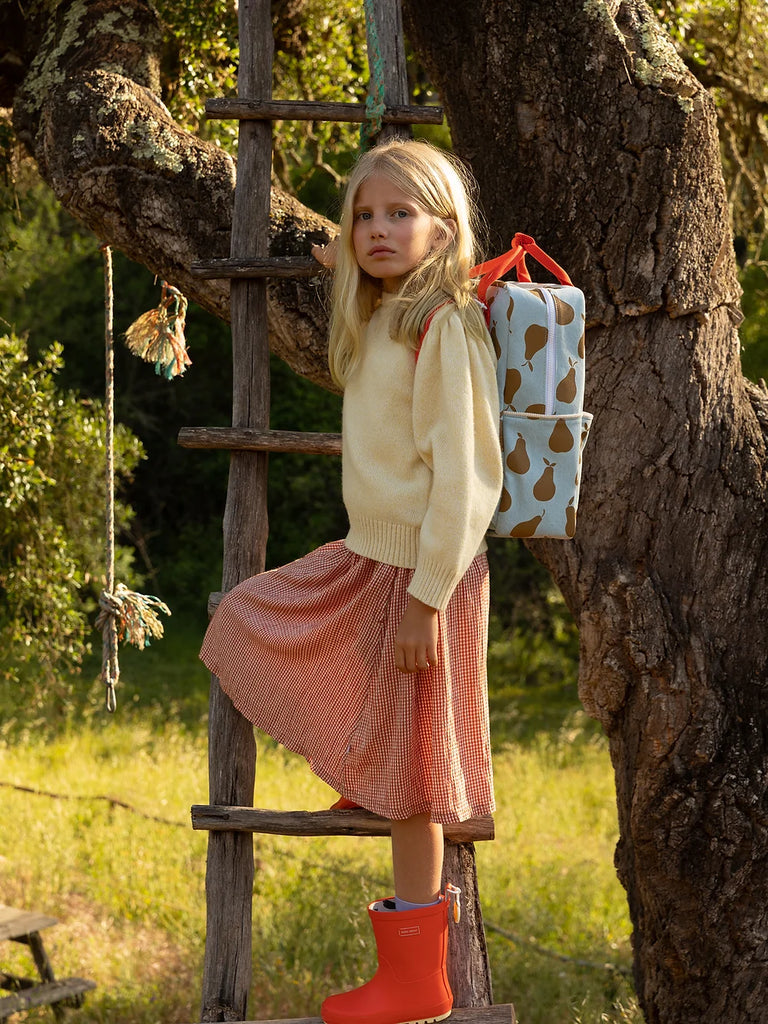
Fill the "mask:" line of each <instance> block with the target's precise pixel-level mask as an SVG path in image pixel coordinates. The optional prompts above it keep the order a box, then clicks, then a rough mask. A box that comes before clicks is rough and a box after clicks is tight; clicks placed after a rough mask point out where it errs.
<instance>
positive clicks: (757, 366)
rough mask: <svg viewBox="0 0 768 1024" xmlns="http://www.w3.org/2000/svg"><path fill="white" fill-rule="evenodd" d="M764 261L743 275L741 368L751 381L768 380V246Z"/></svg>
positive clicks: (754, 264)
mask: <svg viewBox="0 0 768 1024" xmlns="http://www.w3.org/2000/svg"><path fill="white" fill-rule="evenodd" d="M762 256H763V258H762V260H761V261H760V262H753V263H752V264H750V265H749V266H747V267H745V269H744V270H743V271H742V274H741V285H742V288H743V289H744V295H743V297H742V300H741V308H742V310H743V312H744V323H743V324H742V325H741V328H740V330H739V334H740V336H741V343H742V350H741V366H742V369H743V370H744V373H745V374H746V376H747V377H749V378H750V380H753V381H755V383H757V382H758V381H760V380H761V379H762V380H768V244H766V245H765V246H764V248H763V254H762Z"/></svg>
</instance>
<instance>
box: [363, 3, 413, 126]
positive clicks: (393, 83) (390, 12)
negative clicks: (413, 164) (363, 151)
mask: <svg viewBox="0 0 768 1024" xmlns="http://www.w3.org/2000/svg"><path fill="white" fill-rule="evenodd" d="M372 8H373V17H374V19H375V22H376V34H377V36H378V44H379V51H380V53H381V65H382V67H381V70H382V78H383V82H384V102H385V104H386V105H387V107H407V106H408V104H409V101H410V95H409V91H408V74H407V71H406V66H405V44H404V37H403V13H402V10H401V7H400V0H373V2H372ZM365 32H366V37H367V39H368V68H369V70H370V74H371V78H373V60H372V57H373V52H374V51H373V43H374V41H373V39H372V33H371V26H370V25H369V23H368V19H367V18H366V20H365ZM411 135H412V133H411V129H410V125H402V124H395V123H392V122H387V121H385V123H384V126H383V127H382V129H381V132H380V133H379V135H378V137H377V139H376V141H377V142H385V141H386V140H387V139H409V138H411Z"/></svg>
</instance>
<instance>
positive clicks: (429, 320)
mask: <svg viewBox="0 0 768 1024" xmlns="http://www.w3.org/2000/svg"><path fill="white" fill-rule="evenodd" d="M450 302H453V299H446V300H445V302H441V303H440V305H439V306H435V308H434V309H433V310H432V312H431V313H430V314H429V315H428V316H427V319H426V320H425V321H424V326H423V327H422V329H421V334H420V335H419V347H418V348H417V349H416V362H418V361H419V352H421V346H422V344H423V342H424V339H425V338H426V336H427V331H428V330H429V328H430V326H431V325H432V321H433V319H434V317H435V313H437V311H438V310H439V309H442V308H443V306H447V305H448V304H449V303H450Z"/></svg>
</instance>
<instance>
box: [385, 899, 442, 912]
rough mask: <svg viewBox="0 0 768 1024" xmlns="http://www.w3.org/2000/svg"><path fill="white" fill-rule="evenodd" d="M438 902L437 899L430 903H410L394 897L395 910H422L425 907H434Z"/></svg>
mask: <svg viewBox="0 0 768 1024" xmlns="http://www.w3.org/2000/svg"><path fill="white" fill-rule="evenodd" d="M439 902H440V898H439V897H438V898H437V899H436V900H432V901H431V902H430V903H410V902H409V901H408V900H403V899H400V897H399V896H395V910H423V909H424V908H425V907H434V906H435V904H436V903H439Z"/></svg>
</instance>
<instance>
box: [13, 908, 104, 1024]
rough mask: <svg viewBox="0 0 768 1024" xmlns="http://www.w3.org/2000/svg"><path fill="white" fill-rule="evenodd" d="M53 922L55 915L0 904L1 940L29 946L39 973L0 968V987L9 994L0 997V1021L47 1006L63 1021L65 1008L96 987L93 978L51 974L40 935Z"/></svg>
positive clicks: (79, 1002)
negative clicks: (29, 975)
mask: <svg viewBox="0 0 768 1024" xmlns="http://www.w3.org/2000/svg"><path fill="white" fill-rule="evenodd" d="M54 924H58V921H57V920H56V918H55V917H48V916H47V915H46V914H37V913H34V912H33V911H27V910H16V909H15V908H14V907H6V906H3V905H2V904H0V939H8V940H10V941H11V942H20V943H22V944H23V945H25V946H29V950H30V952H31V954H32V959H33V960H34V961H35V967H36V968H37V973H38V975H39V979H37V980H36V979H33V978H22V977H19V976H18V975H15V974H10V973H8V972H7V971H3V970H0V989H4V990H5V991H6V992H10V993H11V995H8V996H4V997H3V998H0V1020H5V1019H6V1017H10V1015H11V1014H12V1013H19V1012H21V1011H22V1010H28V1009H30V1008H31V1007H33V1006H50V1007H51V1009H52V1010H53V1012H54V1014H55V1016H56V1019H57V1020H62V1019H63V1016H64V1008H65V1007H67V1006H69V1007H78V1006H82V1005H83V1000H84V994H85V993H86V992H88V991H90V990H91V989H94V988H96V985H95V984H94V983H93V982H92V981H86V980H85V979H84V978H64V979H59V980H57V979H56V977H55V976H54V973H53V968H52V967H51V962H50V960H49V959H48V954H47V953H46V952H45V948H44V946H43V940H42V937H41V935H40V932H41V931H42V930H43V929H44V928H50V927H52V925H54Z"/></svg>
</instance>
